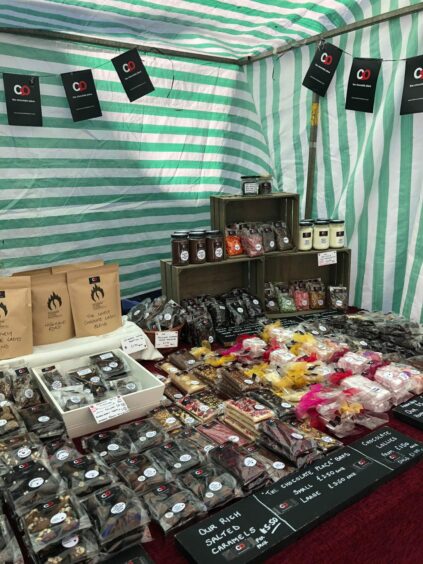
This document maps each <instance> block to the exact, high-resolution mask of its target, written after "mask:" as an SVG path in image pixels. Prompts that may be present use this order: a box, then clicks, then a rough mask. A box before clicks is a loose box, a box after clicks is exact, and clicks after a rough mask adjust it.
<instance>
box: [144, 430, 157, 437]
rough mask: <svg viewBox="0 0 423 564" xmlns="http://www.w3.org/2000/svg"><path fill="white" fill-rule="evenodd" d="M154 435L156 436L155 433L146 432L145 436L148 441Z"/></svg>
mask: <svg viewBox="0 0 423 564" xmlns="http://www.w3.org/2000/svg"><path fill="white" fill-rule="evenodd" d="M156 435H157V431H147V432H146V434H145V436H146V437H148V438H149V439H152V438H153V437H155V436H156Z"/></svg>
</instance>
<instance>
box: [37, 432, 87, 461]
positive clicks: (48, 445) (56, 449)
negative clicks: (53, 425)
mask: <svg viewBox="0 0 423 564" xmlns="http://www.w3.org/2000/svg"><path fill="white" fill-rule="evenodd" d="M43 456H44V457H46V458H47V460H48V463H49V464H50V466H51V467H52V468H57V467H58V466H61V465H62V464H64V463H65V462H67V461H69V460H74V459H75V458H79V457H80V456H81V453H80V452H79V451H78V450H77V448H76V447H75V445H74V444H73V442H72V441H71V440H70V439H69V438H68V437H67V436H66V435H63V436H62V437H60V438H58V439H53V440H50V441H47V442H45V443H44V452H43Z"/></svg>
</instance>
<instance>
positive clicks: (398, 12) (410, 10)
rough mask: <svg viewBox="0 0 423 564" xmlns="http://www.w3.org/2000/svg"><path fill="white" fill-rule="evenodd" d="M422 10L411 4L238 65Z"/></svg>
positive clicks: (247, 59) (302, 40) (265, 52)
mask: <svg viewBox="0 0 423 564" xmlns="http://www.w3.org/2000/svg"><path fill="white" fill-rule="evenodd" d="M422 10H423V2H419V3H418V4H413V5H411V6H405V7H404V8H399V9H398V10H392V11H391V12H385V13H384V14H380V15H379V16H372V17H371V18H366V19H365V20H361V21H359V22H354V23H352V24H348V25H346V26H344V27H339V28H335V29H331V30H330V31H325V32H324V33H320V34H319V35H314V36H312V37H307V38H306V39H301V40H299V41H293V42H292V43H288V44H285V45H282V46H281V47H279V48H278V49H268V50H267V51H263V53H260V54H259V55H252V56H249V57H243V58H242V59H239V64H241V65H247V64H249V63H255V62H256V61H261V60H262V59H267V58H268V57H274V56H275V55H281V54H282V53H285V52H286V51H290V50H291V49H295V48H297V47H303V46H304V45H310V44H311V43H318V42H319V41H321V40H325V39H329V38H330V37H335V36H338V35H343V34H344V33H350V32H352V31H357V30H358V29H363V28H365V27H369V26H371V25H375V24H380V23H383V22H387V21H389V20H392V19H394V18H399V17H401V16H408V15H410V14H415V13H417V12H421V11H422Z"/></svg>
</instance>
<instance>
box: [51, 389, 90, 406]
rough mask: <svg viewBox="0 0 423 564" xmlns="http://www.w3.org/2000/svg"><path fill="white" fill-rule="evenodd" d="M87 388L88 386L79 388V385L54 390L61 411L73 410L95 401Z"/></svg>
mask: <svg viewBox="0 0 423 564" xmlns="http://www.w3.org/2000/svg"><path fill="white" fill-rule="evenodd" d="M89 390H90V389H89V388H86V389H84V390H80V388H79V386H72V387H69V388H66V389H63V390H60V391H59V392H55V397H56V400H57V402H58V403H59V405H60V407H61V408H62V409H63V411H73V410H74V409H79V408H80V407H84V406H85V405H91V404H92V403H94V402H95V401H96V398H95V397H94V396H93V394H92V393H91V392H90V391H89Z"/></svg>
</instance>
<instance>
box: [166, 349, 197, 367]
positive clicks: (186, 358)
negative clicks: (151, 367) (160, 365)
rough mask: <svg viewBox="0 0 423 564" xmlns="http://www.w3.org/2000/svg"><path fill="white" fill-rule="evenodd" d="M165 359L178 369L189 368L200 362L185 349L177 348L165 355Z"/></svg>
mask: <svg viewBox="0 0 423 564" xmlns="http://www.w3.org/2000/svg"><path fill="white" fill-rule="evenodd" d="M167 360H168V361H169V362H170V363H171V364H173V365H174V366H176V368H179V370H191V369H192V368H195V367H196V366H198V365H199V364H200V362H199V361H198V360H197V359H196V358H195V356H193V355H192V354H191V353H190V352H189V351H187V350H179V351H176V352H174V353H172V354H170V355H169V356H168V357H167Z"/></svg>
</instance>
